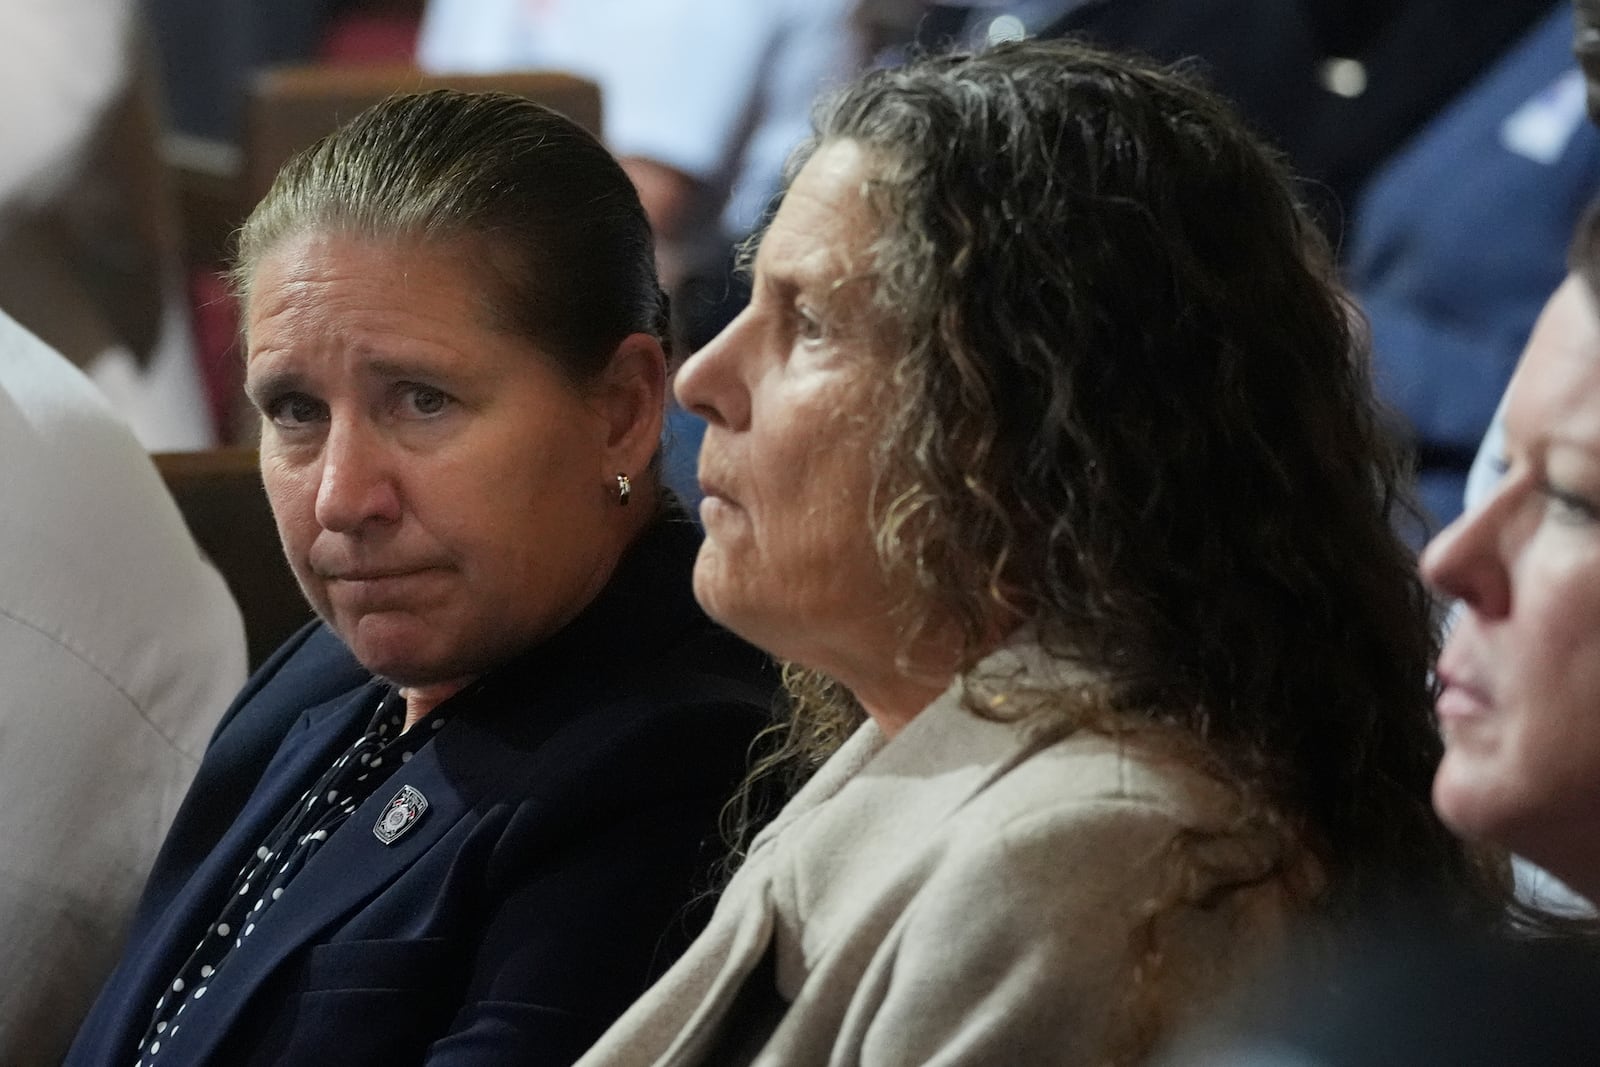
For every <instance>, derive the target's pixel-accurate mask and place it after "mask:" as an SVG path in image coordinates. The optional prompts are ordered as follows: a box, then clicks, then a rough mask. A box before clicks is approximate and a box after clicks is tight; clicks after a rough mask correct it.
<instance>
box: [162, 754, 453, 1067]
mask: <svg viewBox="0 0 1600 1067" xmlns="http://www.w3.org/2000/svg"><path fill="white" fill-rule="evenodd" d="M422 728H424V729H425V728H426V726H423V727H422ZM446 732H448V731H441V736H442V735H443V733H446ZM438 757H439V754H438V745H437V744H430V745H426V746H424V747H423V748H421V749H420V750H418V752H417V754H416V756H415V757H414V758H412V759H411V760H410V761H409V762H407V763H405V764H402V765H401V767H400V769H399V770H397V771H396V772H395V773H394V774H393V775H392V776H390V778H389V780H388V781H386V782H384V783H383V784H382V785H380V786H379V787H378V788H377V789H376V790H374V791H373V793H372V795H371V796H369V797H368V798H367V800H366V802H365V803H363V804H362V805H361V806H360V807H359V808H357V809H356V811H355V813H354V814H353V815H351V816H350V818H349V819H348V820H347V821H346V822H345V823H344V824H343V825H342V826H340V827H339V829H338V830H337V831H336V832H335V833H334V834H333V835H332V836H330V837H329V838H328V840H327V843H326V844H324V845H323V847H322V848H321V849H320V850H319V851H318V852H317V853H316V855H315V856H313V857H312V858H311V860H310V862H308V863H307V864H306V867H305V869H304V870H303V871H301V872H300V873H299V874H298V875H296V876H295V878H294V881H293V882H292V883H291V884H290V886H289V887H288V889H287V890H286V891H285V892H284V894H283V897H282V899H281V900H279V901H278V902H277V903H276V904H274V905H273V906H272V907H271V908H269V909H268V910H267V911H266V912H265V914H264V915H263V916H262V918H261V921H260V923H259V924H258V925H257V926H256V928H255V930H254V932H253V933H252V934H250V935H249V939H248V940H247V941H245V942H244V943H243V944H242V945H241V947H240V948H238V949H235V950H234V954H233V955H231V956H230V957H229V958H228V960H227V962H226V964H225V965H224V967H223V969H222V970H221V971H219V972H218V978H219V979H220V980H219V981H218V982H217V983H216V987H215V992H214V996H215V999H214V1000H212V1001H210V1002H209V1003H208V1004H207V1005H206V1008H207V1011H206V1018H205V1022H204V1024H203V1026H202V1028H201V1029H200V1031H199V1032H198V1033H196V1034H195V1035H194V1036H193V1038H192V1039H191V1040H190V1041H187V1042H185V1045H186V1049H185V1056H186V1057H192V1058H193V1059H194V1060H195V1061H197V1062H199V1061H203V1060H205V1059H206V1058H207V1057H208V1056H210V1055H211V1054H212V1053H213V1052H214V1051H215V1049H216V1046H217V1044H218V1043H219V1042H220V1041H221V1040H223V1039H224V1038H225V1037H226V1036H227V1035H228V1033H229V1032H230V1031H231V1030H232V1028H233V1026H234V1024H235V1022H236V1021H237V1019H238V1017H239V1014H240V1012H242V1011H243V1010H244V1009H245V1008H246V1006H247V1005H248V1003H249V1001H250V998H251V997H252V996H254V994H255V993H256V991H257V990H258V989H260V987H261V985H262V983H263V982H265V981H267V979H268V978H269V977H271V975H272V974H273V972H275V971H276V970H277V969H278V968H279V967H280V966H281V965H282V964H283V963H284V962H285V961H286V960H287V959H289V958H290V957H291V956H293V955H294V954H295V953H297V952H298V951H300V950H301V949H302V948H304V947H305V946H307V945H308V944H311V943H313V942H316V941H318V940H319V939H320V935H322V934H324V933H325V932H326V931H327V930H328V929H329V928H330V927H332V926H334V925H335V924H337V923H338V922H339V921H340V920H342V919H344V918H346V917H348V916H349V915H350V914H352V913H353V912H355V911H356V910H357V909H359V908H361V907H362V906H364V905H366V904H367V903H369V902H370V901H371V900H372V899H373V898H374V897H376V896H378V895H379V894H381V893H382V892H383V890H384V889H385V888H386V887H387V886H388V885H389V884H390V883H392V882H393V881H395V880H396V879H397V878H399V877H400V875H401V874H403V873H404V872H405V871H406V870H407V869H408V868H410V867H411V866H412V865H413V864H415V863H416V862H417V860H418V859H419V857H421V856H423V855H425V854H426V853H427V852H428V850H429V849H431V848H433V847H434V846H435V845H437V844H438V843H439V841H440V840H441V839H443V838H444V837H445V836H446V835H448V834H449V833H450V831H451V830H452V829H453V828H454V827H455V826H456V825H457V824H458V823H459V822H460V821H461V819H462V817H463V816H464V815H466V813H467V812H468V811H469V810H470V808H471V803H470V800H469V798H468V797H467V796H466V795H464V794H463V792H462V791H461V790H459V789H458V788H457V786H456V784H455V783H453V782H452V781H451V778H450V776H449V775H448V774H446V773H445V772H444V770H443V769H442V768H441V767H440V764H439V758H438ZM329 759H330V762H331V759H332V755H331V754H330V757H329ZM406 786H409V787H411V788H412V789H413V790H415V791H416V792H417V793H420V794H421V795H422V796H423V797H425V798H426V800H427V810H426V811H425V812H424V813H423V814H422V815H421V817H420V818H418V819H417V820H416V821H415V822H414V823H413V824H412V825H411V826H410V828H409V829H407V830H405V832H403V833H402V834H400V835H399V836H398V837H396V838H395V839H394V840H393V842H392V843H391V844H385V843H383V842H382V841H381V840H379V838H378V836H377V835H376V834H374V833H373V827H374V826H375V825H377V823H378V821H379V819H381V818H382V816H383V814H384V811H385V809H386V808H387V807H388V805H389V802H390V801H391V800H392V799H393V798H394V797H395V795H396V794H397V793H399V792H400V791H401V789H402V788H403V787H406ZM298 795H299V794H295V796H298ZM264 832H265V831H263V833H264Z"/></svg>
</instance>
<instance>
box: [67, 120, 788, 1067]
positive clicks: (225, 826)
mask: <svg viewBox="0 0 1600 1067" xmlns="http://www.w3.org/2000/svg"><path fill="white" fill-rule="evenodd" d="M234 277H235V281H236V284H237V290H238V293H239V296H240V299H241V302H242V307H243V318H244V324H245V326H244V347H245V360H246V364H245V373H246V390H247V391H248V393H249V395H250V399H251V401H252V402H253V403H254V404H255V406H256V407H257V408H258V409H259V411H260V413H261V476H262V481H263V482H264V484H265V487H266V492H267V496H268V498H269V499H270V501H271V504H272V510H273V515H274V517H275V518H276V520H277V525H278V530H279V533H280V535H281V537H282V541H283V548H284V551H285V553H286V554H287V556H288V559H289V562H290V564H291V566H292V568H293V570H294V573H295V575H296V577H297V578H298V579H299V582H300V585H301V587H302V589H303V590H304V592H305V594H306V597H307V599H308V600H309V601H310V602H311V604H312V606H313V607H314V608H315V609H316V611H317V614H318V616H319V619H318V621H316V622H315V623H313V624H312V625H310V626H308V627H307V628H306V629H305V630H303V631H302V632H300V633H299V634H297V635H295V636H294V637H292V638H291V639H290V640H289V641H288V643H287V644H286V645H285V646H284V647H283V648H282V649H281V650H279V651H278V652H277V653H276V654H275V655H274V656H273V657H272V658H271V659H270V660H269V661H268V662H267V663H266V664H265V665H264V666H263V667H262V668H261V670H260V671H259V672H258V673H257V674H256V676H255V677H254V678H253V679H251V680H250V681H249V683H248V684H247V685H246V687H245V689H244V691H243V692H242V693H241V694H240V695H239V697H238V699H237V700H236V701H235V702H234V704H233V706H232V707H231V708H230V709H229V710H228V711H227V713H226V714H225V716H224V717H223V720H222V724H221V726H220V727H219V728H218V730H217V732H216V735H215V737H214V739H213V740H212V743H211V746H210V748H209V749H208V751H207V753H206V756H205V760H204V762H203V763H202V765H201V767H200V771H199V775H198V777H197V778H196V780H195V784H194V787H193V789H192V791H191V792H190V794H189V796H188V798H187V800H186V801H185V803H184V806H183V808H182V810H181V811H180V813H179V815H178V818H177V822H176V823H175V824H174V827H173V830H172V832H171V834H170V836H169V837H168V839H167V842H166V845H165V847H164V849H163V851H162V853H161V856H160V859H159V860H158V861H157V863H156V866H155V870H154V873H153V874H152V875H151V878H150V881H149V883H148V885H147V887H146V889H145V893H144V897H143V899H142V902H141V904H140V907H139V912H138V916H137V918H136V920H135V923H134V927H133V932H132V936H131V938H130V940H129V943H128V946H127V948H126V950H125V952H124V955H123V959H122V962H121V965H120V966H119V967H118V969H117V971H116V972H115V973H114V974H113V976H112V978H111V980H110V982H109V983H108V984H107V986H106V988H105V989H104V990H103V991H102V993H101V995H100V998H99V1000H98V1002H97V1003H96V1005H95V1007H94V1009H93V1011H92V1012H91V1014H90V1015H89V1017H88V1019H87V1021H86V1022H85V1023H84V1025H83V1027H82V1029H81V1030H80V1031H79V1034H78V1039H77V1042H76V1044H75V1045H74V1046H73V1049H72V1052H71V1054H70V1055H69V1057H68V1059H67V1062H68V1063H69V1064H74V1065H91V1064H92V1065H106V1067H113V1065H114V1067H128V1065H130V1064H138V1065H140V1067H158V1065H159V1067H179V1065H199V1064H209V1065H218V1067H221V1065H226V1067H239V1065H246V1064H312V1063H338V1064H341V1065H350V1067H354V1065H367V1064H371V1065H378V1064H384V1065H388V1064H396V1063H423V1062H426V1063H430V1064H458V1063H459V1064H487V1063H524V1064H552V1065H555V1064H568V1063H571V1062H572V1060H573V1059H575V1058H576V1057H577V1055H578V1054H579V1053H581V1052H582V1050H583V1049H584V1048H585V1047H586V1046H587V1045H588V1044H590V1043H591V1042H592V1041H593V1040H594V1038H595V1037H596V1036H598V1034H599V1033H600V1031H601V1030H603V1029H604V1027H605V1026H606V1024H607V1023H608V1022H609V1021H610V1020H611V1019H613V1018H614V1017H615V1016H616V1015H617V1014H618V1013H619V1012H621V1010H622V1009H623V1008H624V1007H625V1006H626V1005H627V1004H628V1002H629V1001H630V1000H632V999H633V998H634V997H635V996H637V995H638V994H639V992H640V991H641V990H642V989H644V988H645V987H646V986H647V985H648V983H649V981H650V979H651V977H652V976H653V975H655V974H657V973H658V972H659V971H660V970H661V969H662V968H664V967H665V966H666V965H667V964H668V963H670V962H671V960H672V959H673V958H674V957H675V956H676V954H677V953H678V952H679V951H681V950H682V948H683V946H684V945H685V943H686V942H687V940H688V938H689V937H690V936H691V935H692V933H693V930H694V928H695V925H696V919H695V915H696V914H698V910H696V911H693V912H691V911H690V910H686V909H688V906H689V905H690V904H691V903H692V902H693V901H694V900H696V899H700V898H702V897H703V893H704V889H705V887H706V885H707V884H708V880H709V878H710V876H711V875H710V868H711V867H712V866H713V865H714V863H715V861H716V858H717V855H716V851H715V849H713V848H711V847H710V846H711V844H712V843H713V842H715V840H716V839H717V838H716V834H717V827H716V824H717V813H718V811H719V810H720V808H721V807H722V805H723V802H724V801H725V800H726V797H727V795H728V793H729V792H730V791H731V790H732V789H733V788H734V786H735V784H736V783H737V782H738V780H739V778H740V777H741V776H742V774H743V773H744V767H745V753H746V750H747V748H748V745H749V742H750V739H751V737H752V736H753V735H754V733H755V732H756V730H757V729H758V728H759V727H760V725H761V723H762V721H763V712H764V710H765V706H766V704H767V701H768V692H769V691H770V683H768V682H765V681H764V677H765V674H766V673H767V672H766V669H765V668H764V667H763V663H764V660H763V658H762V657H761V656H760V655H759V654H758V653H756V652H755V651H754V650H753V649H751V648H750V647H749V646H747V645H744V644H743V643H741V642H739V641H737V640H736V639H734V638H733V637H731V636H730V635H728V634H727V633H726V632H725V631H723V630H721V629H719V628H718V627H717V626H716V625H715V624H713V623H712V622H710V621H709V620H708V619H707V618H706V617H705V615H704V614H703V613H702V612H701V611H700V610H699V608H698V607H697V606H696V605H695V603H694V600H693V598H692V595H691V591H690V566H691V560H692V558H693V554H694V552H695V547H696V545H697V543H698V541H699V535H698V532H697V531H696V529H695V527H694V525H693V523H692V522H691V521H690V519H689V518H688V516H687V515H685V514H683V513H682V511H681V509H679V508H678V506H677V505H676V504H675V502H674V501H673V500H672V499H671V497H670V495H669V494H667V493H665V492H664V491H663V490H661V489H660V487H659V483H658V479H657V467H658V461H657V456H656V453H657V448H658V441H659V438H660V434H661V419H662V409H663V401H664V398H665V382H666V375H667V356H666V351H665V348H666V334H665V323H666V321H667V308H666V304H665V300H664V298H663V297H662V294H661V289H660V286H659V285H658V284H657V282H656V275H655V262H654V251H653V248H652V241H651V235H650V229H649V226H648V224H647V223H646V221H645V217H644V212H643V210H642V209H641V208H640V206H639V199H638V196H637V195H636V194H635V192H634V190H633V187H632V186H631V185H630V184H629V182H628V179H627V178H626V176H625V175H624V174H623V172H622V170H621V168H620V167H619V166H618V165H617V163H616V162H615V161H614V160H613V159H612V158H611V157H610V156H609V155H608V154H607V153H606V151H605V149H604V148H602V147H601V146H600V144H599V143H598V142H597V141H596V140H595V139H594V138H593V137H592V136H590V135H589V134H588V133H586V132H584V131H583V130H582V129H581V128H580V127H578V126H577V125H575V124H574V123H572V122H571V121H569V120H567V119H565V118H563V117H562V116H560V115H557V114H556V113H555V112H552V111H549V110H547V109H545V108H542V107H539V106H537V105H535V104H532V103H530V102H528V101H526V100H522V99H519V98H516V97H511V96H502V95H492V94H489V95H466V94H461V93H452V92H436V93H429V94H424V95H417V96H407V97H397V98H394V99H391V100H388V101H386V102H384V103H382V104H379V105H377V106H376V107H375V108H373V109H371V110H369V111H367V112H365V113H363V114H362V115H360V116H359V117H357V118H356V119H354V120H353V121H352V122H351V123H350V124H349V125H347V126H345V127H344V128H343V129H341V130H339V131H337V132H335V133H333V134H331V135H330V136H328V137H327V138H325V139H324V140H322V141H321V142H319V143H318V144H316V145H315V146H313V147H311V148H309V149H308V150H306V151H305V152H304V153H303V154H301V155H300V156H298V157H297V158H295V159H293V160H292V161H290V162H289V163H288V164H287V166H286V167H285V168H284V170H283V172H282V173H281V174H280V175H279V176H278V179H277V181H276V183H275V184H274V185H273V187H272V189H271V191H270V192H269V193H268V194H267V196H266V198H265V199H264V200H263V201H262V202H261V204H260V205H259V206H257V208H256V209H255V212H254V213H253V214H252V215H251V216H250V219H249V220H248V221H247V222H246V223H245V226H244V230H243V232H242V234H241V236H240V244H239V257H238V266H237V269H236V271H235V275H234ZM702 918H703V916H702Z"/></svg>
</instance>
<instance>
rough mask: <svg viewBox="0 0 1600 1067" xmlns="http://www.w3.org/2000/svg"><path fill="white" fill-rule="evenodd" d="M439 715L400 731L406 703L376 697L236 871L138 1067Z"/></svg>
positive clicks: (167, 995)
mask: <svg viewBox="0 0 1600 1067" xmlns="http://www.w3.org/2000/svg"><path fill="white" fill-rule="evenodd" d="M441 711H442V709H436V710H435V711H433V712H431V713H430V714H429V715H428V716H427V718H425V719H423V720H422V721H421V722H419V723H418V724H417V725H416V726H415V727H413V728H412V729H410V730H406V729H405V728H404V727H405V701H404V700H403V699H401V697H400V695H399V693H398V692H397V691H396V690H394V689H393V688H391V689H389V690H388V691H387V692H386V693H385V694H384V695H383V696H382V697H381V698H380V699H379V701H378V707H377V710H376V711H375V712H374V714H373V717H372V721H371V723H370V724H369V725H368V727H367V730H366V732H365V733H363V734H362V735H361V737H360V738H359V739H358V740H357V741H356V743H355V744H354V745H352V746H351V747H350V748H349V749H347V750H346V751H345V752H344V753H343V754H342V755H340V756H339V758H338V759H336V760H334V762H333V766H332V767H330V768H328V770H327V772H326V773H325V774H323V776H322V777H321V778H320V779H318V780H317V784H316V785H314V786H312V787H311V788H310V789H308V790H307V791H306V792H305V794H304V795H303V796H301V797H300V799H299V800H297V801H295V803H294V806H293V807H292V808H290V810H289V811H287V812H285V813H284V815H283V817H282V818H281V819H279V820H278V822H277V824H276V825H275V826H274V827H273V828H272V830H271V831H270V832H269V833H268V834H267V839H266V840H265V841H264V842H262V844H261V847H260V848H258V849H256V851H255V854H254V855H253V856H251V857H250V860H249V862H247V863H246V864H245V865H244V869H243V870H241V871H240V872H239V877H238V879H237V880H236V881H235V882H234V884H233V891H232V892H231V893H230V894H229V896H228V902H227V903H226V904H225V905H224V906H223V908H222V914H220V915H218V916H217V919H216V921H215V922H214V923H212V924H211V925H210V926H209V927H207V928H206V934H205V936H204V937H203V938H201V939H200V943H199V944H198V945H196V946H195V949H194V952H193V954H191V955H190V956H189V959H188V962H186V963H185V964H184V965H183V966H182V967H181V968H180V969H179V971H178V973H177V975H176V976H175V977H174V978H173V979H172V981H171V982H170V983H169V984H168V986H167V989H166V991H165V992H164V993H163V994H162V996H161V998H160V999H159V1000H158V1001H156V1005H155V1010H154V1012H153V1014H152V1015H151V1018H150V1028H149V1029H148V1030H146V1031H145V1036H144V1040H143V1041H141V1042H139V1052H138V1060H137V1064H136V1067H152V1065H154V1064H157V1063H160V1062H161V1058H162V1057H161V1052H162V1049H163V1047H166V1046H170V1045H172V1044H173V1043H174V1042H176V1041H178V1035H179V1033H180V1032H181V1031H182V1029H183V1013H184V1011H185V1009H194V1008H197V1004H196V1002H197V1001H199V1000H201V999H202V998H204V997H205V995H206V991H207V990H208V989H210V988H211V986H212V985H213V984H214V983H215V982H218V981H227V978H228V972H227V962H228V960H229V959H230V958H231V957H232V956H233V955H234V954H235V953H239V952H247V951H249V948H250V946H249V938H250V935H251V934H252V933H253V932H254V931H255V928H256V924H257V923H259V922H260V921H261V918H262V916H263V915H264V914H265V913H266V911H267V909H269V908H271V907H272V905H273V903H274V902H275V901H277V900H278V898H279V897H281V896H283V894H284V892H285V891H286V890H287V888H288V886H289V883H290V882H292V881H293V880H294V877H295V875H297V874H299V873H300V872H301V871H302V870H304V869H305V865H306V864H307V863H308V862H310V860H311V857H312V856H314V855H316V853H317V851H318V849H320V848H321V847H322V843H323V842H324V841H326V840H327V839H328V837H329V836H330V835H332V834H333V833H335V832H336V831H338V830H339V828H340V827H342V826H343V825H344V824H345V822H346V821H347V820H349V818H350V816H351V815H352V814H354V813H355V810H356V809H357V808H358V807H360V806H361V804H362V803H363V802H365V801H366V799H367V797H369V796H370V795H371V794H372V793H373V792H374V791H375V790H376V789H377V788H378V787H379V786H381V785H382V784H383V783H384V782H385V781H387V780H388V779H389V777H390V775H392V774H393V773H394V772H395V770H396V769H397V768H398V767H400V765H401V764H403V763H405V762H407V761H408V760H410V759H411V757H412V756H413V755H414V754H415V753H416V751H417V750H418V749H420V748H421V747H422V746H423V745H425V744H427V743H428V741H429V740H430V739H432V737H433V735H434V733H435V732H436V731H438V730H439V729H440V728H441V727H443V726H444V724H445V722H446V721H447V717H446V715H444V714H441Z"/></svg>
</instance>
